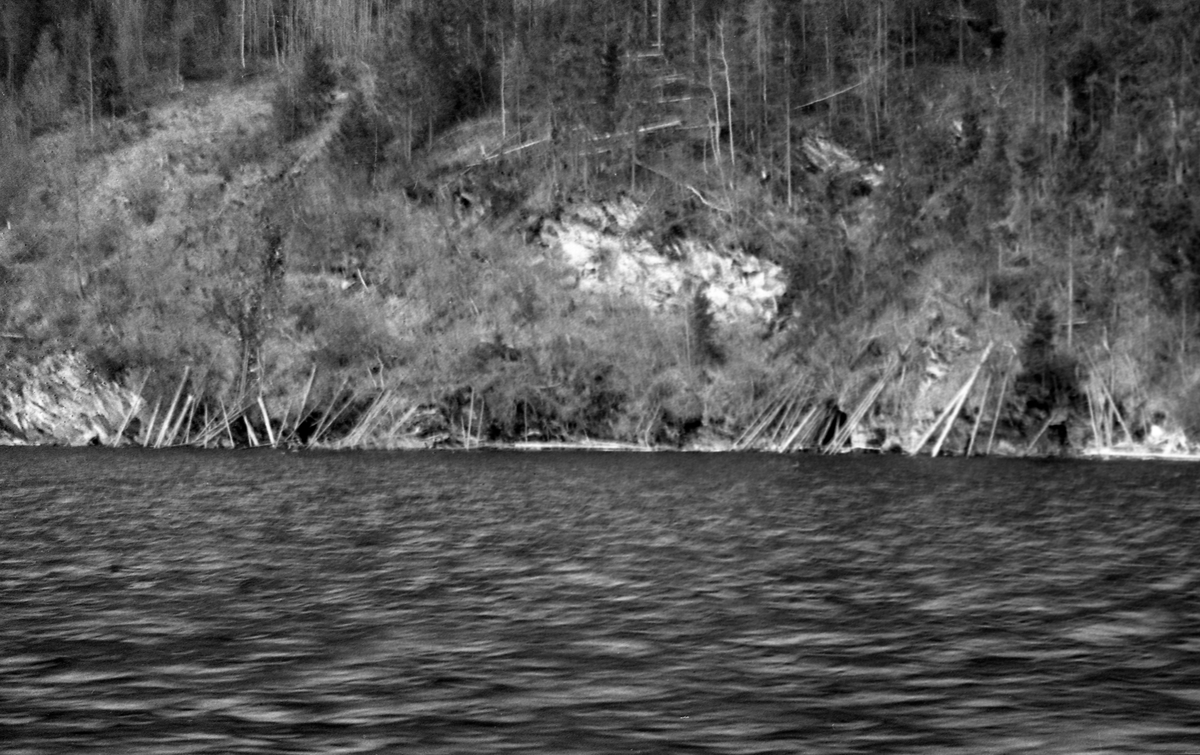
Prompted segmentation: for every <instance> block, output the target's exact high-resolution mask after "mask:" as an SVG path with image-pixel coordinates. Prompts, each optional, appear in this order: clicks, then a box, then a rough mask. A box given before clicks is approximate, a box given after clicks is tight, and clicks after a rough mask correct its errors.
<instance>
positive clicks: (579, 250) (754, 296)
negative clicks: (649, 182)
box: [542, 199, 787, 323]
mask: <svg viewBox="0 0 1200 755" xmlns="http://www.w3.org/2000/svg"><path fill="white" fill-rule="evenodd" d="M640 212H641V211H640V209H639V208H638V207H637V205H636V204H635V203H634V202H632V201H631V200H629V199H623V200H620V201H617V202H613V203H605V204H603V205H596V204H587V205H579V206H576V207H572V208H570V209H569V210H568V211H565V212H564V213H563V215H562V218H561V219H560V220H558V221H547V222H546V223H545V225H544V226H543V230H542V236H543V239H544V240H545V241H547V242H548V243H549V244H550V246H551V247H552V248H557V250H558V251H559V253H560V254H561V255H562V260H563V261H564V262H565V263H566V264H567V265H569V266H570V267H572V268H574V269H575V271H576V285H577V286H578V287H579V289H580V290H581V291H589V292H596V293H613V294H620V295H624V296H630V297H632V298H635V299H638V300H640V301H642V302H643V303H644V304H645V305H646V306H647V307H649V308H651V309H655V310H662V309H670V308H673V307H677V306H684V305H686V304H687V302H688V301H689V300H690V298H691V296H692V294H693V292H694V291H695V290H696V289H697V288H700V287H702V286H703V287H704V288H705V291H706V294H707V296H708V300H709V303H710V305H711V307H712V311H713V315H714V316H715V318H716V319H717V321H718V322H723V323H734V322H741V323H750V322H758V323H766V322H769V321H770V320H771V318H772V317H774V315H775V311H776V302H777V300H778V298H779V297H780V296H781V295H782V294H783V292H784V289H785V288H786V287H787V283H786V279H785V277H784V273H783V269H782V268H781V267H780V266H779V265H777V264H775V263H773V262H769V261H767V260H762V259H759V258H757V257H754V256H753V255H749V254H746V253H745V252H742V251H740V250H733V251H729V252H717V251H715V250H713V249H712V248H710V247H708V246H705V245H703V244H700V243H697V242H695V241H692V240H686V241H683V242H682V243H680V244H679V245H678V247H677V252H678V254H677V255H676V256H673V257H667V256H665V255H663V254H660V253H659V252H658V251H657V250H655V249H654V247H653V246H651V244H650V243H649V242H648V241H646V240H645V239H642V238H639V237H638V236H636V235H635V234H633V233H632V229H633V226H634V224H635V223H636V222H637V220H638V216H639V214H640Z"/></svg>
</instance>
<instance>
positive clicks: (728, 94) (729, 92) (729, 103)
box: [717, 19, 737, 180]
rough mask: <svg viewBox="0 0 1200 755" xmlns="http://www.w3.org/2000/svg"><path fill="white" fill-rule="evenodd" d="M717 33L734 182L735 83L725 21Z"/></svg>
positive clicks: (735, 161)
mask: <svg viewBox="0 0 1200 755" xmlns="http://www.w3.org/2000/svg"><path fill="white" fill-rule="evenodd" d="M717 31H718V32H719V33H720V35H721V65H722V66H723V67H724V69H725V113H726V116H727V117H726V125H727V126H728V127H729V168H730V180H732V171H734V170H736V169H737V157H736V156H735V155H734V151H733V82H731V81H730V76H729V57H728V55H726V53H725V20H724V19H722V20H721V23H720V24H719V25H718V27H717Z"/></svg>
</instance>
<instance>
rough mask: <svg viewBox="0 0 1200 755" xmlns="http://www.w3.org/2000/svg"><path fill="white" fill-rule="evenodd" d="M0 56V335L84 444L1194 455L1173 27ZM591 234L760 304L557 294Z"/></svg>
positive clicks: (605, 13)
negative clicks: (710, 269) (413, 443)
mask: <svg viewBox="0 0 1200 755" xmlns="http://www.w3.org/2000/svg"><path fill="white" fill-rule="evenodd" d="M0 51H2V53H3V54H2V55H0V80H2V81H3V97H2V98H0V229H3V230H0V335H2V336H3V338H0V348H2V349H3V350H4V351H5V355H6V357H7V359H6V361H7V362H8V363H9V365H10V370H11V369H14V368H12V367H11V366H12V365H17V364H20V365H36V364H38V363H39V360H40V359H43V358H45V357H46V356H48V355H52V354H57V353H62V352H65V351H71V352H78V353H80V354H82V355H84V357H85V358H86V361H87V363H88V364H89V365H90V366H91V367H92V369H93V370H94V373H95V374H96V375H97V376H99V377H101V378H103V379H106V380H110V381H115V382H117V383H120V384H122V385H124V386H126V387H127V388H129V389H132V390H136V391H138V393H139V395H140V396H141V397H142V398H143V399H144V402H143V403H141V404H140V405H139V406H137V407H136V408H134V409H133V410H131V411H130V412H129V413H128V416H126V417H125V418H124V419H125V421H124V422H123V423H121V425H122V426H121V428H120V429H119V430H118V432H117V435H118V436H121V435H122V434H123V433H128V435H127V437H128V438H134V437H135V436H136V435H137V434H139V433H140V437H141V440H142V442H146V441H147V440H148V439H151V438H153V439H154V440H155V441H157V442H158V443H159V444H167V445H169V444H171V443H173V442H191V443H202V444H203V445H208V444H209V443H210V442H212V443H217V442H223V443H227V444H236V445H241V444H245V443H251V444H257V443H262V442H270V443H272V444H281V443H282V444H287V443H296V444H310V443H315V442H319V443H324V444H331V445H339V444H340V445H346V446H363V445H395V444H398V443H401V442H402V439H404V438H413V437H418V436H419V437H420V438H422V439H423V441H422V442H426V443H435V442H442V441H452V442H457V443H464V444H466V445H471V444H473V443H479V442H484V441H514V440H522V441H524V440H531V441H560V440H568V441H576V440H581V439H605V440H618V441H625V442H631V443H638V444H645V445H670V446H692V447H697V446H699V447H732V448H772V449H778V450H790V449H796V448H823V449H826V450H838V449H841V448H843V447H844V446H846V445H848V444H854V445H858V446H868V447H874V448H884V449H887V448H896V449H904V450H907V451H909V452H914V453H915V452H918V451H921V450H922V449H925V450H927V451H928V450H930V449H932V450H933V452H935V453H936V452H937V451H938V450H941V449H945V450H947V451H954V452H960V453H961V452H971V451H973V452H976V453H979V452H984V451H989V452H991V451H993V450H995V451H996V452H1000V451H1002V450H1005V449H1007V450H1009V451H1014V450H1015V451H1018V452H1021V451H1040V452H1053V451H1056V450H1061V449H1065V448H1073V449H1081V448H1084V447H1086V446H1089V445H1090V446H1113V445H1116V444H1119V443H1122V442H1142V441H1148V440H1152V439H1154V438H1162V437H1164V434H1165V435H1166V436H1170V437H1175V438H1177V439H1179V441H1178V442H1180V443H1182V442H1183V439H1188V440H1191V441H1200V381H1198V380H1197V378H1198V376H1200V371H1198V368H1200V354H1198V353H1197V350H1198V348H1200V341H1198V339H1197V335H1198V328H1200V202H1198V199H1197V188H1198V187H1200V170H1198V168H1200V164H1198V162H1197V157H1198V152H1200V131H1198V126H1200V83H1198V82H1200V77H1197V75H1196V66H1197V61H1198V60H1200V6H1198V5H1196V4H1195V3H1193V2H1188V1H1187V0H793V1H792V2H785V1H784V0H745V1H731V2H714V1H712V0H618V1H616V2H610V3H585V2H577V1H575V0H527V1H522V0H471V1H470V2H468V1H467V0H449V1H444V2H437V3H434V2H425V1H423V0H397V1H395V2H390V1H387V0H173V1H171V0H166V1H164V2H150V0H53V1H44V2H43V1H37V0H8V2H6V3H5V4H4V7H3V10H2V11H0ZM621 203H624V204H623V205H622V206H626V207H633V208H636V211H635V212H633V213H632V216H633V217H632V219H631V220H630V219H627V218H622V217H618V215H619V213H617V212H616V211H614V210H613V208H614V207H615V206H617V205H618V204H621ZM587 218H591V220H586V219H587ZM585 221H586V223H590V225H589V226H588V227H589V229H590V230H591V231H594V232H595V233H596V234H601V235H603V234H609V235H611V236H613V237H618V236H619V237H620V239H621V240H622V241H621V243H622V244H624V245H626V246H628V247H630V248H631V247H632V245H634V244H636V245H640V246H639V248H645V249H649V250H651V251H652V252H653V255H657V256H656V257H655V259H654V260H653V262H654V264H655V265H659V264H661V265H663V266H667V267H669V266H670V265H673V264H676V263H679V262H681V261H683V260H686V259H687V258H689V256H693V257H694V256H696V255H698V254H700V251H701V250H707V251H710V252H715V253H717V254H718V255H732V254H735V253H736V254H741V255H746V256H749V257H752V258H755V259H756V260H761V261H762V263H763V264H764V265H765V264H767V263H770V264H771V265H775V266H778V269H779V270H781V271H782V273H781V274H782V276H783V280H785V281H786V286H785V287H784V288H783V290H782V292H781V293H780V294H779V295H778V296H777V297H774V298H773V300H772V313H771V315H770V316H769V317H767V318H765V319H763V318H756V317H751V316H745V317H737V316H733V315H726V314H724V313H725V312H726V310H720V309H719V307H718V305H719V304H720V303H721V302H720V301H718V298H719V297H718V293H719V292H717V291H716V290H715V284H713V283H712V281H711V280H709V279H706V278H704V277H703V276H696V275H691V277H688V278H686V279H683V280H682V282H681V283H679V285H676V286H675V289H673V293H672V294H671V296H669V297H667V298H666V299H665V300H657V301H653V302H651V301H649V300H647V298H646V297H645V296H641V295H639V294H638V292H637V291H636V290H633V289H629V290H623V291H617V290H615V289H612V288H609V289H601V288H597V287H592V288H588V287H587V286H585V285H583V284H582V283H581V281H582V279H583V277H584V273H582V272H581V270H580V268H579V267H578V266H573V265H572V264H571V263H570V262H569V261H567V260H566V259H565V258H564V255H563V254H562V253H561V252H560V248H559V247H560V244H559V242H560V240H561V238H562V234H563V233H564V231H563V229H564V228H567V227H569V226H571V225H572V224H576V225H578V224H580V223H584V222H585ZM622 248H624V247H622ZM659 260H661V263H660V262H659ZM625 264H626V262H625V261H623V257H622V255H621V254H619V253H614V254H611V255H609V256H607V257H605V258H604V259H600V260H599V261H598V262H595V263H594V267H595V268H596V269H595V270H591V269H589V272H587V275H592V276H598V279H603V278H604V277H605V276H615V275H617V272H614V271H619V270H620V269H622V265H625ZM739 264H740V263H739ZM746 269H747V270H749V269H750V268H748V267H747V268H746ZM757 269H758V268H755V270H757ZM747 275H749V273H747ZM729 311H732V310H729ZM14 380H17V378H14V377H12V376H11V375H10V377H9V378H7V381H8V382H7V383H6V385H8V386H10V389H11V386H12V385H13V384H14V383H13V381H14ZM118 439H119V437H118Z"/></svg>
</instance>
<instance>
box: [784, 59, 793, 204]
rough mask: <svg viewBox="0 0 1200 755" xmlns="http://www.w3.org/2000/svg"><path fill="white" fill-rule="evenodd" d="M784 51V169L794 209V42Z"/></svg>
mask: <svg viewBox="0 0 1200 755" xmlns="http://www.w3.org/2000/svg"><path fill="white" fill-rule="evenodd" d="M785 44H786V48H785V52H784V61H785V62H784V81H783V91H784V98H783V99H784V107H783V115H784V117H783V120H784V134H785V136H786V138H787V147H786V149H785V152H786V154H787V159H786V160H785V161H784V170H785V171H786V172H787V206H788V209H789V210H790V209H792V42H791V40H790V39H789V40H787V42H786V43H785Z"/></svg>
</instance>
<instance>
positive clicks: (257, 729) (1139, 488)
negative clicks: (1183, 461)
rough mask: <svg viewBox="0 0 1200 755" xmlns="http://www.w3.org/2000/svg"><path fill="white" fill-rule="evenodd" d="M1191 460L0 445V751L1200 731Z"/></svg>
mask: <svg viewBox="0 0 1200 755" xmlns="http://www.w3.org/2000/svg"><path fill="white" fill-rule="evenodd" d="M1198 483H1200V467H1193V466H1182V465H1172V464H1150V463H1118V462H1114V463H1095V462H1092V463H1087V462H1056V463H1048V462H1038V463H1034V462H1017V461H1004V462H997V461H987V462H984V461H962V460H958V461H955V460H937V461H929V460H923V461H921V460H912V459H900V458H878V457H875V458H871V457H858V458H849V457H847V458H818V457H799V458H796V457H791V458H788V457H779V456H746V455H688V454H668V455H658V454H630V455H621V454H592V455H589V454H583V453H538V454H521V453H488V452H484V453H471V454H465V453H449V452H447V453H392V454H384V453H379V454H372V453H354V454H283V453H274V452H261V453H259V452H229V453H222V452H207V453H195V452H178V453H176V452H157V453H142V452H135V451H119V452H112V451H104V450H100V449H93V450H55V449H0V751H3V752H5V753H42V752H62V753H76V752H106V753H266V752H271V753H308V752H322V753H367V752H388V753H492V752H496V753H500V752H516V753H529V752H539V753H629V752H644V753H731V754H734V753H747V754H749V753H964V754H966V753H971V754H972V755H977V754H980V753H1196V752H1197V751H1198V748H1200V557H1198V554H1197V545H1196V543H1197V542H1198V537H1200V485H1198Z"/></svg>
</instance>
